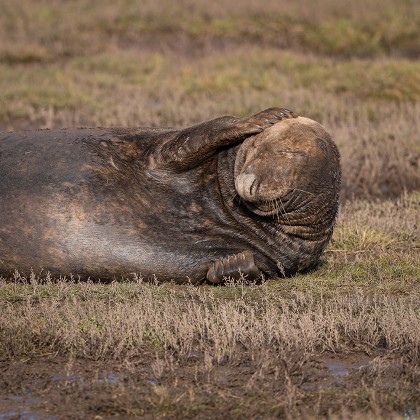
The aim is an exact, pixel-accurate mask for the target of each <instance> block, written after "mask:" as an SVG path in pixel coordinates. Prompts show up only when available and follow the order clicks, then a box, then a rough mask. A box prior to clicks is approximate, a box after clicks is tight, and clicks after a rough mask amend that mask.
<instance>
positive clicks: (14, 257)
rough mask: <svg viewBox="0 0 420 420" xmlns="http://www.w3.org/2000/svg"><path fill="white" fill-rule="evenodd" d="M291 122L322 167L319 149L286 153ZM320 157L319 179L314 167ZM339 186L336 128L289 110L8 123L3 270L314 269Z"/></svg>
mask: <svg viewBox="0 0 420 420" xmlns="http://www.w3.org/2000/svg"><path fill="white" fill-rule="evenodd" d="M302 127H306V128H307V130H306V131H305V130H303V131H302V130H301V129H302ZM314 127H315V128H314ZM285 130H286V131H285ZM290 130H291V131H290ZM296 130H297V131H296ZM299 130H300V131H302V132H301V134H300V135H299V134H296V133H297V132H300V131H299ZM287 132H293V133H294V135H295V136H296V135H297V137H299V136H300V137H299V138H301V139H302V140H303V141H304V142H305V141H306V142H308V143H311V147H312V146H313V147H314V148H315V149H316V150H315V151H316V152H317V153H318V154H319V155H320V156H321V158H322V159H321V160H322V164H320V159H319V158H318V157H317V156H315V157H313V156H312V155H311V153H309V151H308V150H309V149H308V150H300V151H299V152H296V153H295V152H293V151H292V150H291V149H292V148H293V145H290V144H288V145H287V148H290V150H289V151H286V152H284V151H283V152H282V151H281V148H282V147H283V146H284V144H286V143H287V141H289V142H290V141H292V142H293V140H290V139H289V140H287V138H288V137H290V135H288V134H287ZM293 133H292V134H293ZM311 133H312V134H311ZM292 137H293V136H292ZM317 139H318V140H317ZM312 143H313V144H312ZM281 144H283V146H281ZM274 146H276V147H277V149H278V150H277V151H275V150H274V149H273V147H274ZM299 147H300V146H299ZM283 148H284V147H283ZM294 159H298V160H299V162H297V164H295V163H294ZM312 160H313V161H314V164H315V163H316V164H315V166H316V167H315V169H314V170H315V172H317V171H318V172H319V175H320V176H321V178H320V179H314V177H313V173H312V172H311V173H310V174H309V172H310V171H309V170H308V169H307V168H308V166H311V165H312ZM315 161H316V162H315ZM305 162H306V163H305ZM317 165H318V166H317ZM312 166H313V165H312ZM281 168H283V170H284V173H281V170H280V169H281ZM279 170H280V171H279ZM296 171H297V172H298V173H300V172H302V173H303V174H304V178H305V179H306V178H308V176H309V178H311V179H309V181H310V182H309V181H308V182H307V183H306V184H305V183H302V182H300V181H299V180H298V178H299V176H298V173H296ZM305 171H307V172H308V173H306V175H305ZM296 177H297V178H296ZM251 184H252V185H251ZM299 185H304V187H305V188H299ZM338 189H339V163H338V152H337V150H336V148H335V146H334V144H333V143H332V141H331V140H330V138H329V136H328V134H327V133H325V131H324V130H323V129H322V127H321V126H320V125H319V124H317V123H315V122H313V121H312V120H307V119H304V118H301V117H297V118H296V116H295V115H294V114H293V113H291V112H290V111H288V110H284V109H278V108H272V109H269V110H266V111H263V112H261V113H259V114H256V115H255V116H252V117H249V118H246V119H239V118H236V117H221V118H218V119H215V120H212V121H208V122H205V123H202V124H199V125H197V126H193V127H190V128H187V129H183V130H171V129H99V128H96V129H73V130H54V131H53V130H39V131H23V132H11V133H1V134H0V274H1V275H3V276H10V275H11V274H12V273H13V272H14V271H15V270H18V271H19V272H20V273H22V274H25V275H27V274H28V273H29V272H30V271H31V270H33V271H34V272H35V273H39V272H40V271H41V270H44V272H45V271H48V272H50V273H51V274H52V275H54V276H58V275H67V276H68V275H69V274H73V275H75V276H80V277H81V278H84V279H85V278H89V277H90V278H91V279H113V278H121V276H123V277H127V276H130V274H131V273H138V274H141V275H143V276H145V277H150V276H153V275H156V277H157V278H158V279H160V280H171V279H173V280H175V281H178V282H182V281H192V282H201V281H203V280H205V279H206V278H207V279H208V280H209V281H211V282H220V281H222V280H223V278H224V277H226V276H233V277H235V276H236V277H238V276H239V275H240V274H243V275H245V276H248V277H249V278H256V277H257V276H258V275H259V274H260V273H261V272H264V273H266V274H267V275H268V276H276V275H278V274H279V273H282V274H292V273H295V272H297V271H302V270H306V269H308V268H310V267H312V266H313V265H314V264H315V263H316V261H317V260H318V258H319V255H320V253H321V252H322V250H323V249H324V247H325V245H326V243H327V242H328V240H329V238H330V236H331V233H332V227H333V224H334V220H335V216H336V212H337V206H338V201H337V198H338ZM299 190H302V191H299ZM320 197H321V198H322V199H320Z"/></svg>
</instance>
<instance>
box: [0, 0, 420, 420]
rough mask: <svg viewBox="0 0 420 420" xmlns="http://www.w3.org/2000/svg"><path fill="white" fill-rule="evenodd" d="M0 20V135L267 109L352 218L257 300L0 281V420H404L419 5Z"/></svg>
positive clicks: (84, 11) (412, 407)
mask: <svg viewBox="0 0 420 420" xmlns="http://www.w3.org/2000/svg"><path fill="white" fill-rule="evenodd" d="M0 9H1V11H2V12H1V13H0V91H1V95H0V127H1V129H6V130H13V129H21V128H46V127H49V128H52V127H73V126H98V125H104V126H141V125H152V126H186V125H190V124H194V123H197V122H199V121H203V120H206V119H210V118H212V117H215V116H218V115H222V114H232V113H233V114H236V115H240V116H245V115H249V114H251V113H254V112H256V111H258V110H260V109H263V108H267V107H269V106H286V107H289V108H291V109H294V110H295V111H296V112H297V113H299V114H301V115H305V116H308V117H312V118H314V119H316V120H318V121H320V122H321V123H322V124H324V125H325V127H326V128H327V129H328V130H329V131H330V132H331V133H332V134H333V137H334V138H335V140H336V142H337V144H338V146H339V148H340V151H341V154H342V167H343V192H342V198H343V202H344V201H346V200H349V199H351V200H353V201H352V202H351V203H349V202H347V204H346V205H345V206H344V207H342V209H341V213H340V216H339V220H338V225H337V228H336V230H335V234H334V237H333V240H332V242H331V244H330V246H329V247H328V249H327V251H326V253H325V255H324V259H323V263H322V264H321V265H320V267H318V269H317V270H315V271H313V272H310V273H307V274H305V275H297V276H295V277H293V278H288V279H273V280H269V281H268V282H266V283H265V284H263V285H261V286H256V285H252V284H251V285H245V284H232V283H230V284H228V285H227V287H200V288H195V287H192V286H175V285H171V284H163V285H159V284H147V283H144V282H142V281H140V280H139V279H129V280H128V281H125V280H124V281H121V282H115V283H112V284H110V285H103V284H92V283H81V284H79V283H77V282H74V281H57V280H56V279H54V280H51V279H49V278H48V275H46V276H45V275H44V276H43V279H39V278H37V277H36V276H35V275H34V276H32V277H31V278H30V279H27V280H24V279H22V278H20V277H19V276H18V275H17V276H16V278H15V279H0V371H1V372H2V374H0V417H1V414H2V413H9V414H10V413H11V412H14V413H15V415H17V416H19V415H20V414H21V413H22V412H24V411H25V410H28V412H29V413H30V415H33V416H35V417H36V416H38V417H45V416H47V415H50V414H52V415H58V416H60V417H64V416H65V415H67V416H69V417H72V416H73V417H82V416H84V417H86V416H91V417H95V416H103V417H110V416H114V415H115V416H117V415H118V416H123V417H128V416H135V417H146V416H147V415H149V416H153V417H158V418H159V417H163V418H168V417H170V418H174V417H175V418H209V417H221V418H224V417H226V416H227V413H228V414H229V416H230V417H232V418H244V416H246V417H259V418H274V417H276V418H277V417H280V418H297V417H302V418H313V417H315V418H320V417H328V418H332V419H334V418H337V419H338V418H355V419H359V418H360V419H366V418H402V417H404V418H415V416H416V415H418V413H419V412H420V400H419V393H418V383H419V381H420V355H419V353H420V330H419V326H420V322H419V321H420V319H419V317H420V312H419V307H420V284H419V278H420V271H419V264H418V261H419V247H420V245H419V237H420V235H419V226H420V225H419V219H418V214H419V210H420V208H419V205H420V204H419V203H420V197H419V193H418V190H419V189H420V175H419V170H418V168H419V159H420V145H419V142H418V133H419V131H420V130H419V129H420V112H419V111H420V109H419V99H420V90H419V87H420V79H419V75H420V66H419V62H418V61H416V58H418V56H419V45H420V43H419V28H420V24H419V16H420V14H419V13H418V12H419V3H418V2H415V1H410V0H407V1H403V2H401V1H399V0H385V1H384V0H370V1H365V0H355V1H352V2H350V3H349V2H345V1H344V0H339V1H337V0H322V1H319V2H308V1H306V0H296V1H294V2H290V1H283V0H281V1H277V0H268V1H266V2H264V5H263V6H262V4H261V2H259V1H257V0H243V1H241V3H240V5H239V6H238V4H237V3H226V2H222V1H221V0H215V1H212V2H209V1H208V0H200V1H192V0H182V1H177V2H174V1H170V0H159V1H156V0H146V1H142V2H141V7H140V2H139V1H131V0H121V1H118V2H115V1H110V0H106V1H101V2H99V1H96V0H95V1H88V0H76V1H72V2H68V1H60V0H55V1H46V0H42V1H38V2H31V1H29V0H16V1H14V2H9V1H6V0H0ZM407 191H408V192H409V191H417V192H414V193H408V192H407ZM386 197H392V198H394V199H393V200H390V201H382V202H379V201H372V198H373V199H383V198H386ZM397 197H398V198H397ZM360 198H362V199H363V200H359V199H360ZM367 199H368V200H370V201H368V200H367ZM0 217H1V216H0ZM45 277H46V278H45ZM334 363H336V364H338V366H341V367H340V369H342V372H341V373H337V372H336V371H334V368H331V366H334ZM334 372H335V373H334ZM75 402H77V404H76V403H75ZM19 406H21V407H22V408H21V409H19ZM410 416H411V417H410Z"/></svg>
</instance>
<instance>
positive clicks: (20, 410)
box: [0, 372, 121, 420]
mask: <svg viewBox="0 0 420 420" xmlns="http://www.w3.org/2000/svg"><path fill="white" fill-rule="evenodd" d="M120 380H121V377H120V375H118V374H116V373H113V372H106V373H102V374H98V376H97V378H96V379H95V378H90V379H89V380H88V378H86V377H85V376H83V375H80V374H77V373H74V374H66V373H61V372H60V373H55V374H53V375H51V377H50V381H51V383H60V384H63V385H64V386H71V387H73V386H76V385H78V384H80V383H84V382H89V383H90V384H92V383H94V382H96V383H100V384H107V383H108V384H112V385H114V384H116V383H118V382H119V381H120ZM34 382H36V381H34ZM34 385H35V387H36V383H34ZM42 405H43V401H42V400H40V399H38V398H34V397H32V396H31V392H28V393H27V394H25V395H6V396H0V420H9V419H17V418H18V419H22V420H38V419H48V420H54V419H58V417H57V416H53V415H49V414H48V412H45V411H44V410H43V409H42V408H39V407H40V406H42Z"/></svg>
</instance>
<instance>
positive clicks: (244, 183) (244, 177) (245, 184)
mask: <svg viewBox="0 0 420 420" xmlns="http://www.w3.org/2000/svg"><path fill="white" fill-rule="evenodd" d="M256 179H257V178H256V176H255V175H254V174H239V175H238V176H237V177H236V179H235V188H236V191H238V194H239V195H240V196H241V197H242V198H243V199H244V200H248V201H255V196H254V195H253V188H252V187H253V186H254V184H255V182H256Z"/></svg>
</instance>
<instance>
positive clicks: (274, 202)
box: [244, 188, 296, 216]
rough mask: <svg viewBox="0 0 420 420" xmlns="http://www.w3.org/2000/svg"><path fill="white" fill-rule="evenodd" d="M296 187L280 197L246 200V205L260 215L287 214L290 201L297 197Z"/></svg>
mask: <svg viewBox="0 0 420 420" xmlns="http://www.w3.org/2000/svg"><path fill="white" fill-rule="evenodd" d="M295 191H296V190H295V189H294V188H290V189H289V190H288V191H287V192H286V194H282V195H281V196H279V197H269V198H262V199H260V200H258V201H255V202H251V201H245V200H244V203H245V206H246V207H247V208H248V210H250V211H252V212H253V213H255V214H258V215H259V216H277V215H281V214H285V213H287V211H288V208H289V207H290V202H291V201H292V200H293V199H294V197H295Z"/></svg>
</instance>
